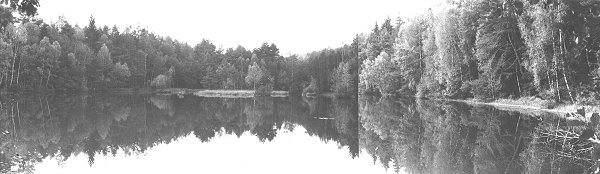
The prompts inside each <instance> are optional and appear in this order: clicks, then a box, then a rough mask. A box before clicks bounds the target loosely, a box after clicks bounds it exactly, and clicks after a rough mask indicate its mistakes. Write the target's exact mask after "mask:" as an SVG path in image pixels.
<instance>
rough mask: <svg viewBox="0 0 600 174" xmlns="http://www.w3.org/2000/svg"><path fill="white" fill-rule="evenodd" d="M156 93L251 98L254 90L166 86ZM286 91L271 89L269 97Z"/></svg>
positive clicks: (281, 94)
mask: <svg viewBox="0 0 600 174" xmlns="http://www.w3.org/2000/svg"><path fill="white" fill-rule="evenodd" d="M155 93H158V94H167V95H195V96H199V97H221V98H252V97H254V90H207V89H185V88H168V89H158V90H156V91H155ZM288 95H289V92H287V91H272V92H271V97H287V96H288Z"/></svg>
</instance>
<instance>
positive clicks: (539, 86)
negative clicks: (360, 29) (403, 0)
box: [359, 0, 600, 102]
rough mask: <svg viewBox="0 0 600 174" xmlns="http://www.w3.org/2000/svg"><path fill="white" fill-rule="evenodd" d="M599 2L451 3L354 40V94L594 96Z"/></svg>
mask: <svg viewBox="0 0 600 174" xmlns="http://www.w3.org/2000/svg"><path fill="white" fill-rule="evenodd" d="M599 26H600V2H598V1H593V0H582V1H561V0H545V1H536V0H493V1H487V0H455V1H450V2H448V3H447V4H446V6H445V7H444V8H442V9H440V10H435V11H434V10H432V9H430V10H429V11H427V12H426V13H424V14H422V15H420V16H417V17H414V18H410V19H406V21H404V20H402V19H401V18H399V20H397V21H396V25H395V26H392V25H391V20H390V19H389V18H388V19H387V20H385V22H384V23H383V25H382V26H381V27H379V26H378V25H376V26H375V28H374V29H373V31H372V32H371V33H369V34H367V35H362V36H361V37H360V40H361V42H360V45H359V47H360V53H359V55H360V60H361V62H360V63H361V66H360V81H359V90H360V93H363V94H365V93H376V94H383V95H393V94H410V95H417V96H421V97H446V98H469V97H475V98H509V97H523V96H538V97H541V98H545V99H551V100H556V101H568V102H576V101H583V102H585V101H590V100H594V99H598V98H600V97H599V96H600V95H599V94H598V93H597V92H595V91H599V90H600V45H599V43H600V35H599V34H600V27H599Z"/></svg>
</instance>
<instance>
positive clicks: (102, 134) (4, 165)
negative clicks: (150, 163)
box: [0, 95, 358, 173]
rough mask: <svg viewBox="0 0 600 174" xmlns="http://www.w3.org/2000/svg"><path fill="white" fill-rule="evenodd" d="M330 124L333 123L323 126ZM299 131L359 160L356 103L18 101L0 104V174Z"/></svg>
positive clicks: (125, 98)
mask: <svg viewBox="0 0 600 174" xmlns="http://www.w3.org/2000/svg"><path fill="white" fill-rule="evenodd" d="M323 118H332V119H323ZM295 126H303V127H304V128H305V129H306V130H307V134H309V135H311V136H318V137H320V139H321V140H322V141H335V142H337V143H338V144H339V145H340V146H348V147H349V151H350V156H351V157H355V156H357V155H358V105H357V103H356V100H354V101H345V100H333V101H332V100H328V99H321V98H317V99H311V100H306V99H305V100H302V99H299V98H257V99H218V98H199V97H192V96H190V97H184V98H177V97H168V96H141V95H137V96H136V95H103V96H95V95H92V96H19V97H13V98H12V99H11V97H5V98H2V99H1V102H0V142H1V144H0V171H1V172H3V173H4V172H8V171H10V170H11V167H12V168H13V169H14V168H16V166H19V167H18V168H19V170H21V171H30V170H32V168H33V166H34V165H35V164H36V163H38V162H40V161H41V160H42V159H44V158H46V157H53V158H56V159H58V160H62V161H64V160H66V159H68V158H69V157H70V156H71V155H73V154H80V153H85V154H87V155H88V156H89V162H90V165H91V164H92V163H93V161H94V156H95V155H99V154H102V155H108V154H115V153H117V150H119V149H121V150H123V151H124V152H125V153H126V154H128V155H130V154H138V153H143V152H144V151H145V150H147V149H149V148H151V147H153V146H155V145H157V144H161V143H169V142H171V141H174V140H176V139H177V138H180V137H183V136H186V135H189V134H190V133H193V134H194V135H195V136H196V137H197V138H199V139H200V140H202V141H210V140H211V138H213V137H215V135H218V134H223V133H226V134H235V135H237V136H241V135H242V133H244V132H250V133H251V134H252V135H255V136H256V137H258V139H259V141H270V140H272V139H273V138H275V136H276V133H277V131H278V130H280V129H286V130H293V129H294V127H295Z"/></svg>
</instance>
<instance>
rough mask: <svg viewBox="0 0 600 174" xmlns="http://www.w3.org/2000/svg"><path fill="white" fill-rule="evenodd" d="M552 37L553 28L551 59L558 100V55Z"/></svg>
mask: <svg viewBox="0 0 600 174" xmlns="http://www.w3.org/2000/svg"><path fill="white" fill-rule="evenodd" d="M554 37H555V36H554V30H552V50H554V51H553V55H552V60H553V61H554V78H555V79H554V80H555V81H554V82H556V93H557V97H558V101H560V100H561V99H560V85H559V83H558V79H559V78H558V56H556V52H558V50H557V49H556V41H555V39H554Z"/></svg>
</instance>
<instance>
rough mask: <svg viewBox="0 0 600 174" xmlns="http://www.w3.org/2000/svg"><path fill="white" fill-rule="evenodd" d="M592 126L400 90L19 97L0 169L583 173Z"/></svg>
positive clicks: (2, 129)
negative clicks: (378, 93)
mask: <svg viewBox="0 0 600 174" xmlns="http://www.w3.org/2000/svg"><path fill="white" fill-rule="evenodd" d="M588 127H590V125H589V124H586V123H583V122H578V121H572V120H565V119H562V118H560V117H557V116H556V115H553V114H550V113H539V112H531V113H521V112H514V111H501V110H498V109H495V108H492V107H486V106H470V105H466V104H462V103H456V102H445V101H430V100H414V99H404V98H377V97H361V98H360V99H358V100H333V99H327V98H300V97H285V98H249V99H232V98H227V99H225V98H202V97H196V96H160V95H118V94H111V95H108V94H104V95H99V94H92V95H24V96H18V97H17V96H3V97H2V98H1V100H0V142H1V143H0V171H1V172H2V173H589V172H590V171H593V170H595V169H596V168H597V163H596V162H594V161H597V155H594V154H595V151H594V149H595V146H596V145H595V144H593V143H591V142H588V141H580V140H578V139H577V138H574V137H576V136H577V135H578V134H579V133H580V132H581V131H582V130H584V129H586V128H588Z"/></svg>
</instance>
